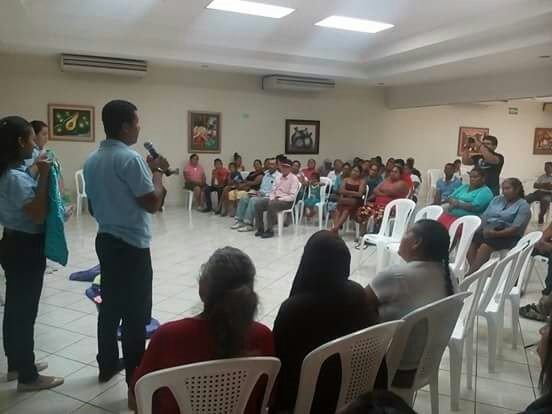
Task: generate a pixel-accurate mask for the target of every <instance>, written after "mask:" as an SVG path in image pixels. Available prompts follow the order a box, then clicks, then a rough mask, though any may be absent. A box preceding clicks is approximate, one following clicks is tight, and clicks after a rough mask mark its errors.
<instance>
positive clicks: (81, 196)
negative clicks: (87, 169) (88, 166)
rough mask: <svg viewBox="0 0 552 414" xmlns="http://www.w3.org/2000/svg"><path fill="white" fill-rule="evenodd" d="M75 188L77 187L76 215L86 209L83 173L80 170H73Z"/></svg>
mask: <svg viewBox="0 0 552 414" xmlns="http://www.w3.org/2000/svg"><path fill="white" fill-rule="evenodd" d="M75 188H76V189H77V217H78V216H80V215H81V212H82V211H83V210H84V209H86V207H85V206H86V203H85V201H86V199H87V195H86V183H85V182H84V174H83V172H82V170H78V171H76V172H75Z"/></svg>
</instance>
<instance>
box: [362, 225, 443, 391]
mask: <svg viewBox="0 0 552 414" xmlns="http://www.w3.org/2000/svg"><path fill="white" fill-rule="evenodd" d="M449 242H450V239H449V234H448V231H447V230H446V229H445V227H444V226H443V225H442V224H441V223H439V222H437V221H434V220H420V221H418V222H416V223H415V224H414V225H413V226H412V227H411V228H410V229H409V230H408V231H407V232H406V234H405V235H404V237H403V239H402V240H401V244H400V247H399V255H400V256H401V257H402V258H403V260H404V261H405V262H406V263H405V264H400V265H394V266H390V267H388V268H387V269H385V270H383V271H382V272H380V273H378V274H377V276H376V277H375V279H374V280H373V281H372V282H371V284H370V285H368V286H367V287H366V288H365V290H366V294H367V295H368V300H369V302H370V303H372V304H374V305H376V306H377V308H378V313H379V321H380V322H387V321H392V320H397V319H401V318H402V317H404V316H405V315H407V314H408V313H410V312H412V311H414V310H416V309H418V308H421V307H422V306H425V305H428V304H430V303H432V302H435V301H438V300H440V299H443V298H445V297H447V296H450V295H452V294H453V293H454V287H453V280H452V277H451V274H450V270H449ZM426 329H427V326H425V325H421V326H418V327H416V328H415V329H414V331H413V333H412V335H411V337H410V340H409V344H408V347H407V349H408V350H409V352H408V353H406V354H405V355H404V356H403V358H402V360H401V363H400V367H399V372H398V373H397V375H396V376H395V382H394V384H396V385H398V386H408V385H409V381H410V382H411V381H412V379H413V378H414V375H413V374H415V372H416V371H415V370H416V367H417V365H418V361H419V359H420V357H421V353H422V352H423V348H424V338H425V336H426ZM398 379H399V381H398V383H397V380H398Z"/></svg>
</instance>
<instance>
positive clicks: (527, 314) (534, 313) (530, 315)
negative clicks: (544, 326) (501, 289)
mask: <svg viewBox="0 0 552 414" xmlns="http://www.w3.org/2000/svg"><path fill="white" fill-rule="evenodd" d="M519 316H521V317H522V318H526V319H531V320H533V321H538V322H546V320H547V319H548V316H547V315H545V314H544V313H541V312H539V310H538V308H537V305H535V304H534V303H531V304H530V305H525V306H523V307H521V308H519Z"/></svg>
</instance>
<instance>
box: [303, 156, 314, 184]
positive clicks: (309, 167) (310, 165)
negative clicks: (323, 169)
mask: <svg viewBox="0 0 552 414" xmlns="http://www.w3.org/2000/svg"><path fill="white" fill-rule="evenodd" d="M301 172H302V173H303V175H304V176H305V177H306V179H307V180H310V179H311V175H312V173H315V172H317V171H316V161H315V160H313V159H312V158H311V159H310V160H308V161H307V168H303V170H302V171H301Z"/></svg>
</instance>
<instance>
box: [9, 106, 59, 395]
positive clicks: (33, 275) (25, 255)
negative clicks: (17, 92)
mask: <svg viewBox="0 0 552 414" xmlns="http://www.w3.org/2000/svg"><path fill="white" fill-rule="evenodd" d="M0 143H1V145H2V151H0V224H1V225H2V226H4V235H3V238H2V241H1V246H0V264H1V265H2V267H3V269H4V273H5V277H6V301H5V305H4V321H3V326H2V328H3V342H4V352H5V353H6V357H7V360H8V367H7V368H8V374H7V378H6V379H7V380H8V381H13V380H15V379H17V380H18V385H17V390H18V391H39V390H44V389H48V388H53V387H57V386H58V385H61V384H63V378H58V377H50V376H46V375H40V374H39V371H42V370H44V369H46V368H47V367H48V364H46V363H45V362H36V361H35V355H34V324H35V319H36V315H37V313H38V303H39V301H40V294H41V292H42V283H43V280H44V270H45V269H46V254H45V252H44V243H45V242H44V241H45V238H44V222H45V220H46V215H47V214H48V176H49V174H50V161H48V159H47V158H46V157H45V156H40V157H38V158H37V160H36V163H35V166H36V171H37V177H38V178H37V179H35V178H34V177H33V176H31V175H30V174H29V172H28V171H27V167H26V165H25V160H26V159H30V158H31V157H32V155H33V149H34V148H35V146H36V143H35V133H34V131H33V128H32V127H31V124H29V123H28V122H27V121H26V120H25V119H23V118H21V117H19V116H8V117H6V118H3V119H1V120H0Z"/></svg>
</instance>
